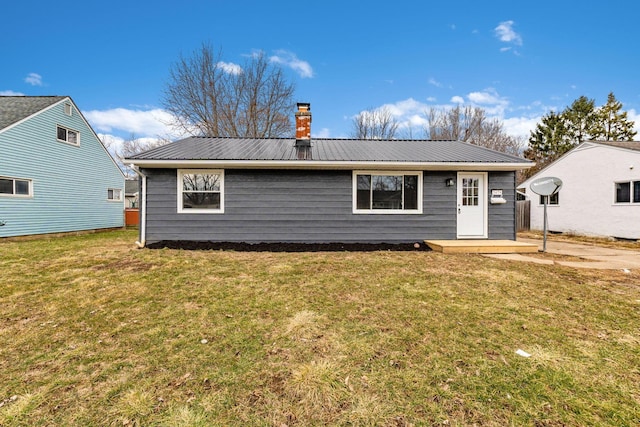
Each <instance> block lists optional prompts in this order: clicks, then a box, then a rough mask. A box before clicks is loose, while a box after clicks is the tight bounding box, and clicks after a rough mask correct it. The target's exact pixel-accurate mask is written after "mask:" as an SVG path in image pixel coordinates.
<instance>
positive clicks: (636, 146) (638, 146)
mask: <svg viewBox="0 0 640 427" xmlns="http://www.w3.org/2000/svg"><path fill="white" fill-rule="evenodd" d="M587 143H589V144H599V145H609V146H611V147H617V148H626V149H627V150H634V151H640V141H587Z"/></svg>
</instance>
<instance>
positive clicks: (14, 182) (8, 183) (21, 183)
mask: <svg viewBox="0 0 640 427" xmlns="http://www.w3.org/2000/svg"><path fill="white" fill-rule="evenodd" d="M32 191H33V190H32V185H31V180H30V179H22V178H9V177H6V176H0V196H13V197H31V196H32V194H33V193H32Z"/></svg>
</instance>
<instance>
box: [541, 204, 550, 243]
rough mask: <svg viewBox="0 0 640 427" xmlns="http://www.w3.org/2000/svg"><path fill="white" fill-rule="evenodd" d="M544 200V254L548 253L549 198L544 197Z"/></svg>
mask: <svg viewBox="0 0 640 427" xmlns="http://www.w3.org/2000/svg"><path fill="white" fill-rule="evenodd" d="M542 198H543V199H544V220H543V221H544V224H543V226H542V229H543V236H544V237H543V238H542V252H547V201H548V199H549V196H542Z"/></svg>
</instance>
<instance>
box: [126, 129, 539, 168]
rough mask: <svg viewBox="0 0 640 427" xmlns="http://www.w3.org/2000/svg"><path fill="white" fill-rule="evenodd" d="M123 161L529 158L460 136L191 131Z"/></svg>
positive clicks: (399, 163)
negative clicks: (299, 136)
mask: <svg viewBox="0 0 640 427" xmlns="http://www.w3.org/2000/svg"><path fill="white" fill-rule="evenodd" d="M126 161H128V162H131V163H133V164H136V165H138V166H142V167H154V166H155V167H162V166H163V165H165V166H167V165H174V166H176V165H177V167H180V166H184V167H186V166H197V165H202V166H204V165H215V164H224V165H227V167H233V166H234V165H235V166H243V167H252V166H254V167H303V168H304V167H308V168H313V167H316V168H323V167H339V166H344V167H345V168H346V167H347V166H349V167H353V166H354V165H358V167H366V166H372V165H374V166H375V165H379V166H387V165H390V164H393V165H395V166H396V167H403V166H404V167H410V166H414V167H417V166H420V167H425V166H429V165H431V166H433V167H434V168H435V167H446V166H450V167H451V168H454V167H458V168H459V167H460V166H461V165H465V166H467V167H470V166H473V165H475V166H477V167H479V168H480V167H481V168H485V169H486V168H489V169H503V170H506V169H508V170H513V169H524V168H528V167H530V166H532V165H533V163H532V162H530V161H528V160H525V159H522V158H520V157H517V156H512V155H509V154H505V153H501V152H497V151H493V150H489V149H487V148H484V147H480V146H477V145H472V144H468V143H465V142H460V141H432V140H361V139H325V138H317V139H312V140H311V147H296V139H295V138H266V139H254V138H209V137H189V138H186V139H183V140H180V141H176V142H174V143H171V144H167V145H163V146H161V147H157V148H154V149H152V150H149V151H146V152H144V153H140V154H137V155H134V156H131V157H130V158H128V159H126Z"/></svg>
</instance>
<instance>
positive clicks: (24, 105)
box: [0, 96, 67, 130]
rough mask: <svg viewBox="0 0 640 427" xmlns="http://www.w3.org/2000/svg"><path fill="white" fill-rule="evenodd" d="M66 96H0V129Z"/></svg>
mask: <svg viewBox="0 0 640 427" xmlns="http://www.w3.org/2000/svg"><path fill="white" fill-rule="evenodd" d="M65 98H67V97H66V96H0V130H2V129H4V128H6V127H8V126H11V125H12V124H14V123H16V122H19V121H20V120H22V119H25V118H27V117H29V116H31V115H33V114H35V113H37V112H38V111H40V110H43V109H45V108H47V107H48V106H50V105H53V104H55V103H56V102H59V101H61V100H63V99H65Z"/></svg>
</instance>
